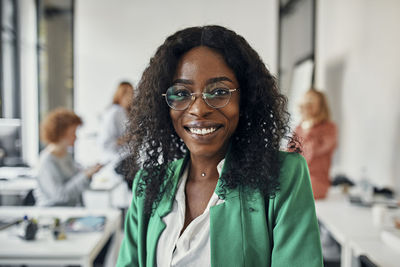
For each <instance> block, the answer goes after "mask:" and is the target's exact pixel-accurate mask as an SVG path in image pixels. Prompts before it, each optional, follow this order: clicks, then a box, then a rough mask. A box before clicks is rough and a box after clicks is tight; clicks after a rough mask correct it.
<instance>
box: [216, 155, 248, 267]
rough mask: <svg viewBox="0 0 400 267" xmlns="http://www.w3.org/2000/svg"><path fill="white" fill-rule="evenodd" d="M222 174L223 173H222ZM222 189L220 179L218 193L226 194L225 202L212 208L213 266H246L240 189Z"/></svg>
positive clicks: (227, 166) (225, 169) (227, 156)
mask: <svg viewBox="0 0 400 267" xmlns="http://www.w3.org/2000/svg"><path fill="white" fill-rule="evenodd" d="M229 151H230V149H228V153H227V154H226V157H225V163H224V166H223V168H222V174H224V173H225V172H226V171H227V170H228V169H229V168H230V166H229V164H230V159H229V154H230V153H229ZM222 174H221V175H222ZM221 189H222V180H221V179H219V180H218V183H217V186H216V188H215V192H216V194H218V196H221V195H222V194H224V199H225V202H224V203H222V204H219V205H217V206H214V207H211V208H210V243H211V266H244V264H243V263H244V258H243V253H238V252H239V251H240V252H242V251H243V248H242V244H243V229H242V218H241V201H240V192H239V189H233V190H229V189H225V190H221Z"/></svg>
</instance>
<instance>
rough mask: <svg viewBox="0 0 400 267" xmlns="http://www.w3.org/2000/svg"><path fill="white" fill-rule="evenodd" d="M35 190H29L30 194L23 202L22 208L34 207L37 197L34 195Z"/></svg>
mask: <svg viewBox="0 0 400 267" xmlns="http://www.w3.org/2000/svg"><path fill="white" fill-rule="evenodd" d="M33 190H34V189H31V190H29V192H28V193H27V194H26V196H25V197H24V199H23V200H22V206H34V205H35V203H36V200H35V196H34V195H33Z"/></svg>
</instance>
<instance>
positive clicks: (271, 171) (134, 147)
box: [128, 25, 291, 214]
mask: <svg viewBox="0 0 400 267" xmlns="http://www.w3.org/2000/svg"><path fill="white" fill-rule="evenodd" d="M198 46H206V47H209V48H211V49H213V50H214V51H216V52H218V53H219V54H221V55H222V56H223V58H224V60H225V62H226V64H227V65H228V66H229V67H230V68H231V69H232V70H233V72H234V73H235V75H236V78H237V80H238V82H239V86H240V97H241V99H240V115H239V116H240V117H239V124H238V126H237V129H236V131H235V133H234V134H233V135H232V137H231V148H230V151H231V153H230V156H231V158H230V162H231V168H229V171H228V172H226V173H224V175H222V176H221V178H220V179H221V182H222V189H223V191H225V190H226V189H232V188H236V187H241V188H247V189H250V190H259V191H260V192H261V193H262V194H263V195H264V196H265V197H266V198H270V197H274V196H275V193H276V192H277V190H279V182H278V177H279V172H280V164H281V162H280V159H279V149H280V146H281V142H282V140H283V139H284V138H286V139H287V140H289V143H290V142H291V138H290V137H289V135H288V134H289V130H290V129H289V126H288V122H289V113H288V112H287V108H286V106H287V99H286V97H285V96H284V95H282V94H281V93H280V92H279V90H278V87H277V83H276V80H275V78H274V77H273V76H272V75H271V73H270V72H269V70H268V69H267V68H266V66H265V64H264V63H263V61H262V60H261V58H260V56H259V55H258V54H257V52H256V51H255V50H254V49H253V48H251V46H250V45H249V44H248V43H247V41H246V40H245V39H244V38H243V37H242V36H240V35H238V34H236V33H235V32H233V31H231V30H229V29H226V28H224V27H221V26H215V25H210V26H203V27H191V28H186V29H183V30H180V31H178V32H176V33H175V34H173V35H171V36H169V37H168V38H167V39H166V40H165V42H164V44H162V45H161V46H160V47H159V48H158V50H157V51H156V53H155V55H154V56H153V57H152V58H151V59H150V63H149V65H148V67H147V68H146V69H145V71H144V72H143V76H142V78H141V80H140V82H139V84H138V86H137V90H138V92H137V94H136V96H135V100H134V101H133V106H132V109H131V112H130V115H129V120H130V123H129V127H128V133H129V135H130V138H129V147H130V149H131V155H132V161H131V164H130V166H131V167H130V170H131V173H134V172H136V171H137V170H138V169H139V168H142V169H143V170H144V172H143V173H144V174H143V175H142V177H141V180H140V181H139V183H138V186H137V189H136V192H134V193H136V194H137V195H142V194H145V199H146V200H145V213H147V214H151V212H152V210H153V209H154V208H155V207H156V205H157V204H158V202H159V201H160V199H161V196H162V195H163V194H164V193H165V192H167V191H168V188H170V187H171V184H169V183H170V181H165V177H166V171H167V168H168V164H169V163H170V162H171V161H173V160H175V159H179V158H182V157H183V156H184V155H185V153H187V152H188V149H187V147H186V146H185V144H184V142H183V141H182V140H181V139H180V137H179V136H178V135H177V134H176V133H175V130H174V127H173V125H172V121H171V118H170V115H169V107H168V105H167V104H166V103H165V100H164V98H163V97H162V96H161V94H163V93H165V91H166V89H167V88H168V87H170V86H171V84H172V81H173V77H174V75H175V71H176V69H177V65H178V62H179V60H180V59H181V57H182V56H183V55H184V54H185V53H187V52H188V51H189V50H191V49H192V48H195V47H198ZM143 158H144V160H143ZM136 163H139V164H136ZM164 185H165V186H164Z"/></svg>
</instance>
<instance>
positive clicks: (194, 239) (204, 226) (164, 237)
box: [157, 159, 225, 267]
mask: <svg viewBox="0 0 400 267" xmlns="http://www.w3.org/2000/svg"><path fill="white" fill-rule="evenodd" d="M224 161H225V159H223V160H221V162H220V163H219V164H218V166H217V171H218V174H219V175H221V171H222V167H223V165H224ZM188 165H189V164H188ZM188 172H189V166H186V169H185V171H184V172H183V174H182V177H181V179H180V181H179V184H178V189H177V192H176V195H175V200H174V203H173V206H172V210H171V212H170V213H169V214H167V215H166V216H165V217H164V218H163V221H164V223H165V224H166V228H165V230H164V231H163V232H162V234H161V236H160V239H159V240H158V244H157V266H159V267H170V266H171V267H172V266H173V267H180V266H194V267H196V266H199V267H200V266H201V267H207V266H211V252H210V207H212V206H215V205H218V204H221V203H223V202H225V201H224V200H222V199H219V198H218V195H217V194H216V193H215V192H214V193H213V195H212V196H211V198H210V201H209V202H208V205H207V207H206V209H205V210H204V212H203V213H202V214H201V215H200V216H198V217H197V218H195V219H194V220H193V221H192V222H191V223H190V224H189V225H188V226H187V227H186V229H185V231H184V232H183V233H182V235H181V236H179V234H180V232H181V230H182V227H183V224H184V222H185V210H186V203H185V202H186V200H185V186H186V181H187V178H188Z"/></svg>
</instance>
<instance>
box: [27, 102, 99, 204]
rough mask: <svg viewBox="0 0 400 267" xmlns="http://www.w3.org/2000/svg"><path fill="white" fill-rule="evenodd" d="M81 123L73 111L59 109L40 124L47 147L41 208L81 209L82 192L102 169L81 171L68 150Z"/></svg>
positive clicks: (38, 192)
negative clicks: (78, 207)
mask: <svg viewBox="0 0 400 267" xmlns="http://www.w3.org/2000/svg"><path fill="white" fill-rule="evenodd" d="M80 125H82V120H81V118H80V117H79V116H77V115H76V114H75V113H74V112H73V111H70V110H68V109H64V108H57V109H55V110H53V111H52V112H50V113H49V114H48V115H47V116H46V118H45V119H44V120H43V122H42V124H41V139H42V141H43V142H45V143H46V144H47V146H46V147H45V149H43V150H42V152H41V153H40V159H39V165H38V177H37V179H38V188H37V189H36V190H35V193H34V195H35V200H36V205H38V206H81V205H82V204H83V203H82V192H83V191H84V190H85V189H87V188H88V187H89V184H90V181H91V178H92V175H93V174H95V173H96V172H98V171H99V170H100V169H101V167H102V165H100V164H96V165H94V166H92V167H89V168H87V169H82V168H81V167H80V166H79V165H78V164H77V162H75V160H74V159H73V157H72V155H71V153H70V152H69V148H71V147H73V146H74V143H75V140H76V130H77V128H78V127H79V126H80Z"/></svg>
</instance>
